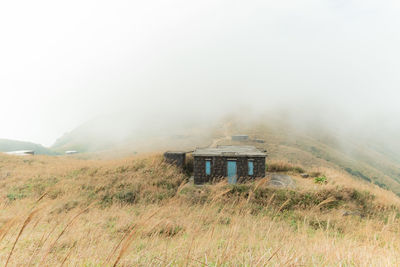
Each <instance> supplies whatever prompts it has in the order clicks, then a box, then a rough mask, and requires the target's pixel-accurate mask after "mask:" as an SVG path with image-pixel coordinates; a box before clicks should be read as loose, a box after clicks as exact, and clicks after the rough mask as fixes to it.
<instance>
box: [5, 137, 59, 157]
mask: <svg viewBox="0 0 400 267" xmlns="http://www.w3.org/2000/svg"><path fill="white" fill-rule="evenodd" d="M17 150H34V151H35V153H36V154H39V155H55V154H56V153H55V152H54V151H52V150H50V149H48V148H45V147H44V146H42V145H39V144H34V143H30V142H22V141H15V140H8V139H0V152H9V151H17Z"/></svg>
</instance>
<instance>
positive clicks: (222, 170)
mask: <svg viewBox="0 0 400 267" xmlns="http://www.w3.org/2000/svg"><path fill="white" fill-rule="evenodd" d="M266 157H267V155H266V153H265V152H262V151H260V150H258V149H256V148H255V147H253V146H218V147H216V148H203V149H196V150H195V151H194V152H193V161H194V162H193V165H194V166H193V174H194V183H195V184H203V183H207V182H211V181H213V180H216V179H221V178H222V177H227V179H228V183H230V184H235V183H237V182H240V181H243V180H246V179H254V178H256V177H264V176H265V159H266Z"/></svg>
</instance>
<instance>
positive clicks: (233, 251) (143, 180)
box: [0, 155, 400, 266]
mask: <svg viewBox="0 0 400 267" xmlns="http://www.w3.org/2000/svg"><path fill="white" fill-rule="evenodd" d="M0 162H1V165H0V196H2V197H1V198H0V205H1V207H2V209H1V212H0V262H1V264H2V265H4V263H5V262H6V261H7V259H8V258H9V266H17V265H18V266H19V265H24V266H26V265H30V264H33V265H44V266H58V265H62V264H64V265H65V266H74V265H78V266H154V265H173V266H184V265H185V266H217V265H224V266H237V265H238V264H240V265H246V266H255V265H263V266H265V265H273V266H275V265H282V266H294V265H304V266H310V265H312V266H336V265H338V264H342V265H355V266H398V265H399V263H400V262H399V258H398V255H399V253H400V251H399V247H400V221H399V217H398V214H399V212H400V210H399V207H400V202H399V198H398V197H396V196H395V195H394V194H390V193H389V192H385V191H384V190H382V189H380V188H378V187H375V186H373V185H371V184H362V183H358V182H356V181H354V180H353V179H352V178H350V176H349V175H347V174H346V173H344V174H343V173H341V172H340V171H335V170H334V169H330V170H328V169H327V170H326V173H325V174H326V175H327V176H328V183H327V184H316V183H314V182H313V180H311V179H306V180H305V179H302V178H300V177H299V176H298V175H296V173H289V174H290V175H292V176H293V177H294V179H295V180H296V182H297V185H298V187H297V189H296V190H284V189H277V188H272V187H268V186H266V179H263V180H257V181H255V182H249V183H246V184H242V185H236V186H231V185H227V184H225V183H219V184H215V185H205V186H195V185H193V184H192V183H190V182H189V183H188V177H187V176H186V175H185V174H183V173H181V172H179V170H177V169H175V168H174V167H172V166H168V165H165V164H164V163H163V162H162V157H161V155H154V156H153V155H148V156H142V157H132V158H124V159H118V160H107V161H106V160H80V159H76V158H70V157H47V156H37V157H31V158H26V157H24V158H18V157H11V156H6V155H0ZM306 171H309V170H308V169H306ZM14 244H15V248H14V249H13V245H14Z"/></svg>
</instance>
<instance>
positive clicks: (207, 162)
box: [206, 159, 211, 175]
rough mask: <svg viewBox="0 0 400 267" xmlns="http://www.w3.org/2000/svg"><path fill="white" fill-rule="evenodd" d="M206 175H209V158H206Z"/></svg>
mask: <svg viewBox="0 0 400 267" xmlns="http://www.w3.org/2000/svg"><path fill="white" fill-rule="evenodd" d="M206 175H211V160H209V159H206Z"/></svg>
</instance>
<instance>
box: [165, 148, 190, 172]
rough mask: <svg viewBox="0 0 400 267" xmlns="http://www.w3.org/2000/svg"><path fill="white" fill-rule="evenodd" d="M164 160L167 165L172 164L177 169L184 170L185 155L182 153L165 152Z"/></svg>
mask: <svg viewBox="0 0 400 267" xmlns="http://www.w3.org/2000/svg"><path fill="white" fill-rule="evenodd" d="M164 160H165V162H167V163H169V164H174V165H176V166H177V167H179V168H184V167H185V162H186V153H185V152H182V151H167V152H165V153H164Z"/></svg>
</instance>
